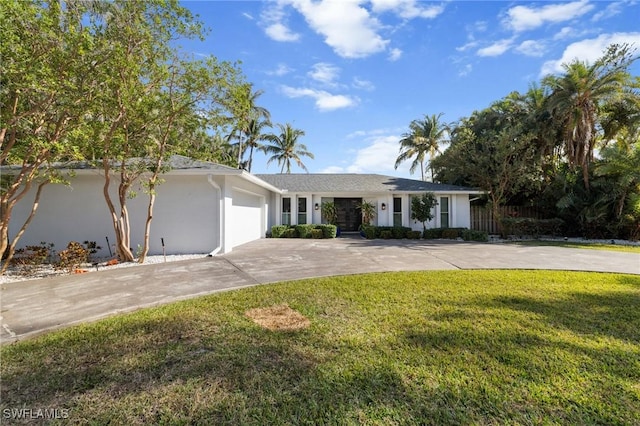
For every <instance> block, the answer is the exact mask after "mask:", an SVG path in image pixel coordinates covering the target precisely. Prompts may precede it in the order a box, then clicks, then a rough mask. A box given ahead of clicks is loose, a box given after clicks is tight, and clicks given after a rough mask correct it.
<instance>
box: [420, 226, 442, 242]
mask: <svg viewBox="0 0 640 426" xmlns="http://www.w3.org/2000/svg"><path fill="white" fill-rule="evenodd" d="M422 237H423V238H424V239H426V240H437V239H440V238H442V228H430V229H427V230H425V231H424V235H423V236H422Z"/></svg>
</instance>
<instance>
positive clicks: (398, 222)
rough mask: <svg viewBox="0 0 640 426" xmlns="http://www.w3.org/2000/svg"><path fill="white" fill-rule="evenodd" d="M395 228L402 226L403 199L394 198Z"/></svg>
mask: <svg viewBox="0 0 640 426" xmlns="http://www.w3.org/2000/svg"><path fill="white" fill-rule="evenodd" d="M393 226H402V198H400V197H394V198H393Z"/></svg>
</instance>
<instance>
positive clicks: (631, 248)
mask: <svg viewBox="0 0 640 426" xmlns="http://www.w3.org/2000/svg"><path fill="white" fill-rule="evenodd" d="M512 244H519V245H525V246H553V247H567V248H580V249H589V250H608V251H619V252H624V253H639V254H640V246H638V245H623V244H603V243H589V242H585V243H579V242H571V241H546V240H524V241H516V242H513V243H512Z"/></svg>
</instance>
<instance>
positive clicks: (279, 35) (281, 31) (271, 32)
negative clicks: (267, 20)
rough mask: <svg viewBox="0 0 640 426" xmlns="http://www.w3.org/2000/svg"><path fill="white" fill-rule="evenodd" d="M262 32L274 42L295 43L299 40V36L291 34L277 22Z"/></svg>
mask: <svg viewBox="0 0 640 426" xmlns="http://www.w3.org/2000/svg"><path fill="white" fill-rule="evenodd" d="M264 31H265V33H267V35H268V36H269V37H270V38H271V39H273V40H275V41H297V40H298V39H300V34H296V33H294V32H291V30H290V29H289V28H287V27H285V26H284V25H283V24H281V23H279V22H278V23H275V24H271V25H269V26H268V27H267V28H265V30H264Z"/></svg>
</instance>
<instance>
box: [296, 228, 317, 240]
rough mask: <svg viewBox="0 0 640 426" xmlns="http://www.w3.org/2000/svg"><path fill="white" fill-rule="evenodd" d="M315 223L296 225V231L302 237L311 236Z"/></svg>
mask: <svg viewBox="0 0 640 426" xmlns="http://www.w3.org/2000/svg"><path fill="white" fill-rule="evenodd" d="M314 228H315V225H295V229H296V232H297V233H298V237H300V238H311V231H312V230H313V229H314Z"/></svg>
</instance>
